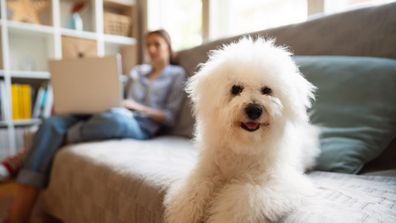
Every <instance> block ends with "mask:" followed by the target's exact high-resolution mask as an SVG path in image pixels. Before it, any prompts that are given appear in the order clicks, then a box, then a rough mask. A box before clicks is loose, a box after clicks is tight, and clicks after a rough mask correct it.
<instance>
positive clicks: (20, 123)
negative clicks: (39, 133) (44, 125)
mask: <svg viewBox="0 0 396 223" xmlns="http://www.w3.org/2000/svg"><path fill="white" fill-rule="evenodd" d="M12 122H13V124H14V126H15V127H22V126H32V125H38V124H40V123H41V120H40V119H26V120H16V121H12Z"/></svg>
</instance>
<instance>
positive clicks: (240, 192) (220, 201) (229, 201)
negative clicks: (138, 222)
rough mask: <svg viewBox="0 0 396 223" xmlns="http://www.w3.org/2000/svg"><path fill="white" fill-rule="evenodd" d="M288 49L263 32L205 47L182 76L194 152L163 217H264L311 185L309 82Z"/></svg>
mask: <svg viewBox="0 0 396 223" xmlns="http://www.w3.org/2000/svg"><path fill="white" fill-rule="evenodd" d="M290 55H291V54H290V53H289V52H287V51H286V50H285V49H284V48H280V47H276V46H274V44H273V42H272V41H266V40H264V39H260V38H259V39H257V40H252V39H250V38H244V39H241V40H240V41H239V42H237V43H234V44H230V45H225V46H223V47H222V48H221V49H219V50H216V51H213V52H211V54H210V57H209V60H208V62H206V63H205V64H203V65H202V66H201V69H200V71H199V72H198V73H197V74H195V75H194V76H193V77H192V78H191V79H190V82H189V83H188V87H187V91H188V93H189V94H190V97H191V99H192V101H193V104H194V112H195V115H196V118H197V123H196V143H197V144H198V147H199V148H200V149H201V154H200V159H199V161H198V163H197V165H196V167H195V168H194V170H193V171H192V172H191V174H190V176H189V177H187V178H186V179H184V180H182V181H181V182H178V183H175V184H174V185H173V186H171V188H170V189H169V191H168V193H167V194H166V197H165V201H164V204H165V207H166V210H165V220H166V222H168V223H200V222H209V223H212V222H213V223H232V222H238V223H239V222H260V223H262V222H272V221H277V220H279V218H280V217H281V216H282V215H284V214H285V213H287V212H289V211H291V210H292V209H294V208H295V207H296V206H298V205H301V204H302V203H301V202H303V200H304V196H305V195H307V194H308V193H311V192H313V191H314V187H313V186H312V185H311V183H310V181H309V180H308V179H307V177H306V176H304V168H306V167H310V166H312V165H313V163H314V158H315V156H316V155H317V154H318V152H319V146H318V132H317V130H316V128H315V127H313V126H312V125H311V124H310V123H309V117H308V114H307V108H309V107H310V106H311V100H312V99H313V97H314V96H313V90H314V89H315V87H314V86H313V85H312V84H311V83H309V82H308V81H307V80H306V79H304V77H303V76H302V75H301V73H300V72H299V70H298V68H297V66H296V65H295V63H294V62H293V61H292V59H291V57H290Z"/></svg>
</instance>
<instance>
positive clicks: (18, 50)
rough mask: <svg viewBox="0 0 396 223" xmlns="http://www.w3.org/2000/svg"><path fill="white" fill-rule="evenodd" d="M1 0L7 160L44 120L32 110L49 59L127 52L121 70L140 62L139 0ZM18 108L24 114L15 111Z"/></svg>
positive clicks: (0, 90)
mask: <svg viewBox="0 0 396 223" xmlns="http://www.w3.org/2000/svg"><path fill="white" fill-rule="evenodd" d="M0 1H1V2H0V8H1V11H0V13H1V16H0V26H1V29H0V32H1V35H0V42H1V44H0V115H1V116H0V158H3V157H5V156H8V155H10V154H14V153H16V152H17V149H18V148H20V147H23V146H24V143H26V142H24V140H23V139H26V138H29V136H28V133H29V132H31V131H34V129H35V128H37V126H38V125H39V124H40V122H41V121H40V117H41V116H42V115H41V116H39V117H37V115H36V116H33V113H34V110H35V106H36V105H35V104H36V101H37V99H38V96H39V94H40V93H39V92H40V89H42V88H43V86H47V85H48V82H49V77H50V73H49V71H48V60H49V59H61V58H69V57H79V56H93V55H97V56H104V55H112V54H116V53H124V54H125V55H127V56H125V57H124V58H123V61H125V64H128V65H129V66H123V67H124V70H123V72H127V69H129V68H130V66H131V64H132V65H133V64H135V63H136V57H137V55H136V44H137V39H136V37H137V36H138V34H137V30H138V21H137V18H138V15H137V12H138V11H137V4H138V1H137V0H82V1H78V0H0ZM73 12H74V13H73ZM15 86H17V87H15ZM17 89H19V90H17ZM20 89H24V90H20ZM27 89H28V90H27ZM17 92H19V93H17ZM21 92H22V93H21ZM41 93H42V92H41ZM16 95H19V96H16ZM21 95H22V96H21ZM16 98H18V103H16V102H15V99H16ZM21 98H22V99H21ZM28 99H29V100H28ZM27 100H28V101H29V102H27ZM21 104H23V106H21ZM18 106H19V107H23V108H22V110H21V108H16V107H18ZM29 106H30V108H29ZM36 107H37V106H36ZM29 109H30V110H29ZM17 110H21V112H19V113H18V114H16V111H17ZM47 110H48V109H47ZM29 112H30V114H29ZM47 115H48V114H47ZM30 138H31V137H30Z"/></svg>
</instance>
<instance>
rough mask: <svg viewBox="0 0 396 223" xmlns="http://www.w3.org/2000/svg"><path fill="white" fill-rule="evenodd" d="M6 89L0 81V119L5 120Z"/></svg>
mask: <svg viewBox="0 0 396 223" xmlns="http://www.w3.org/2000/svg"><path fill="white" fill-rule="evenodd" d="M6 91H7V90H6V86H5V82H4V81H0V120H5V119H6V117H7V98H6V97H7V96H6Z"/></svg>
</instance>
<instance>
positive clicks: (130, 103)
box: [122, 99, 165, 123]
mask: <svg viewBox="0 0 396 223" xmlns="http://www.w3.org/2000/svg"><path fill="white" fill-rule="evenodd" d="M122 106H123V107H124V108H126V109H129V110H132V111H138V112H145V113H147V114H148V116H149V117H150V118H151V119H152V120H153V121H155V122H158V123H164V122H165V113H164V112H163V111H161V110H157V109H153V108H150V107H148V106H144V105H142V104H139V103H138V102H136V101H134V100H132V99H127V100H123V101H122Z"/></svg>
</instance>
